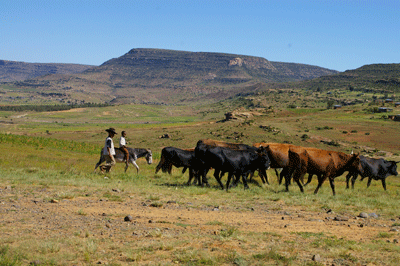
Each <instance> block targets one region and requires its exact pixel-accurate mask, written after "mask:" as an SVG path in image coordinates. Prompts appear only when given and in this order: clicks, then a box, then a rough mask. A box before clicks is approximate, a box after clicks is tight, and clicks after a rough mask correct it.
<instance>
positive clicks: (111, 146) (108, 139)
mask: <svg viewBox="0 0 400 266" xmlns="http://www.w3.org/2000/svg"><path fill="white" fill-rule="evenodd" d="M109 141H111V145H110V152H111V155H115V149H114V142H113V140H112V138H111V137H107V138H106V142H105V144H104V148H103V154H104V155H109V154H108V150H107V147H108V145H107V142H109Z"/></svg>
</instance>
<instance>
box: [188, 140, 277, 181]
mask: <svg viewBox="0 0 400 266" xmlns="http://www.w3.org/2000/svg"><path fill="white" fill-rule="evenodd" d="M195 156H196V162H197V163H198V167H199V170H200V173H201V175H202V182H203V183H206V184H208V183H207V179H206V175H207V172H208V169H209V168H214V169H215V172H214V177H215V179H216V180H217V182H218V183H219V185H220V186H221V188H222V189H224V185H223V184H222V182H221V179H220V176H219V173H220V172H227V173H229V176H228V181H227V184H226V186H227V187H226V189H228V188H229V182H230V180H231V178H232V176H233V175H235V176H236V181H235V183H237V182H238V181H239V179H240V177H242V181H243V184H244V187H245V188H248V185H247V181H246V179H247V176H248V174H250V173H251V172H254V171H255V170H258V171H260V172H261V173H262V174H263V175H264V176H266V170H267V169H268V167H269V164H270V161H269V158H268V155H267V154H266V152H265V150H264V148H259V149H257V148H255V147H251V146H248V149H247V150H234V149H231V148H226V147H212V146H208V145H206V144H204V143H203V142H202V141H199V142H198V143H197V145H196V148H195Z"/></svg>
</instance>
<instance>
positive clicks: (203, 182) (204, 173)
mask: <svg viewBox="0 0 400 266" xmlns="http://www.w3.org/2000/svg"><path fill="white" fill-rule="evenodd" d="M209 170H210V169H209V168H204V170H203V171H202V174H201V175H200V174H199V177H198V182H199V183H198V185H199V186H202V187H203V186H204V185H206V186H207V187H209V186H210V185H209V184H208V181H207V173H208V171H209ZM200 176H201V180H200Z"/></svg>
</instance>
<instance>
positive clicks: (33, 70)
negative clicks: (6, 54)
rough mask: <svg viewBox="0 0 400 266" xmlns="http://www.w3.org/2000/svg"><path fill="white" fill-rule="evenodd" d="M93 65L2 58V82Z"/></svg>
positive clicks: (65, 71) (0, 61) (63, 72)
mask: <svg viewBox="0 0 400 266" xmlns="http://www.w3.org/2000/svg"><path fill="white" fill-rule="evenodd" d="M91 67H93V66H88V65H79V64H56V63H24V62H16V61H6V60H0V82H11V81H23V80H26V79H32V78H36V77H39V76H43V75H49V74H76V73H81V72H83V71H85V70H86V69H88V68H91Z"/></svg>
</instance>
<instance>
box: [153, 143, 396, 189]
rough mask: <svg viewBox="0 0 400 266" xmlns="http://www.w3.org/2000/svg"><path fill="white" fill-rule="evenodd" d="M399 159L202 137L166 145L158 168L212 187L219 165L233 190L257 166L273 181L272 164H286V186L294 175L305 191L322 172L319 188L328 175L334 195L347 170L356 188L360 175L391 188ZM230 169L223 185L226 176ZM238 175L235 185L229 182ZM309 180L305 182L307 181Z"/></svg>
mask: <svg viewBox="0 0 400 266" xmlns="http://www.w3.org/2000/svg"><path fill="white" fill-rule="evenodd" d="M397 163H398V162H395V161H386V160H384V159H373V158H367V157H364V156H362V155H359V154H346V153H343V152H337V151H327V150H322V149H316V148H310V147H301V146H295V145H292V144H283V143H264V142H261V143H255V144H253V146H249V145H246V144H235V143H226V142H222V141H216V140H211V139H205V140H199V141H198V142H197V145H196V147H195V148H193V149H180V148H176V147H166V148H163V149H162V151H161V159H160V162H159V164H158V165H157V167H156V173H157V172H158V171H159V170H160V169H161V170H162V172H168V173H169V174H171V170H172V166H175V167H178V168H179V167H183V170H182V173H184V172H185V171H186V170H187V169H188V170H189V180H188V182H187V183H188V185H189V184H191V182H192V180H193V182H194V183H197V184H198V185H202V186H203V185H206V186H208V181H207V173H208V172H209V170H210V169H214V177H215V179H216V180H217V182H218V184H219V185H220V186H221V188H222V189H224V188H226V190H228V189H229V188H230V187H231V186H235V185H237V184H238V182H239V181H240V179H241V180H242V182H243V185H244V188H248V185H247V178H248V177H249V176H252V175H253V174H254V172H255V171H257V172H258V173H259V175H260V178H261V180H262V181H263V183H268V177H267V172H266V170H267V169H269V168H273V169H275V171H276V173H277V175H278V172H277V169H282V171H281V172H280V174H279V183H281V182H282V180H283V178H285V186H286V191H288V190H289V184H290V182H291V180H292V179H293V180H294V182H296V183H297V185H298V186H299V188H300V191H301V192H304V190H303V186H305V185H307V184H308V183H310V182H311V178H312V176H313V175H316V176H317V177H318V186H317V188H316V189H315V191H314V193H317V192H318V190H319V188H320V187H321V185H322V184H323V182H324V181H325V180H326V179H328V180H329V182H330V185H331V188H332V193H333V195H335V182H334V181H335V177H338V176H341V175H342V174H343V173H344V172H346V171H347V172H348V175H347V176H346V182H347V188H348V187H349V180H350V178H351V177H352V179H351V182H352V187H353V188H354V183H355V180H356V179H357V177H358V175H361V177H362V179H361V180H363V179H364V178H366V177H368V187H369V185H370V184H371V180H372V179H375V180H381V182H382V185H383V188H384V189H385V190H386V181H385V180H386V177H388V176H390V175H397V174H398V173H397V165H396V164H397ZM225 173H228V179H227V182H226V184H225V187H224V185H223V184H222V182H221V178H222V177H223V175H224V174H225ZM306 173H308V180H307V183H306V184H304V175H305V174H306ZM232 178H233V181H232V184H231V185H230V182H231V180H232ZM303 184H304V185H303Z"/></svg>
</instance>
